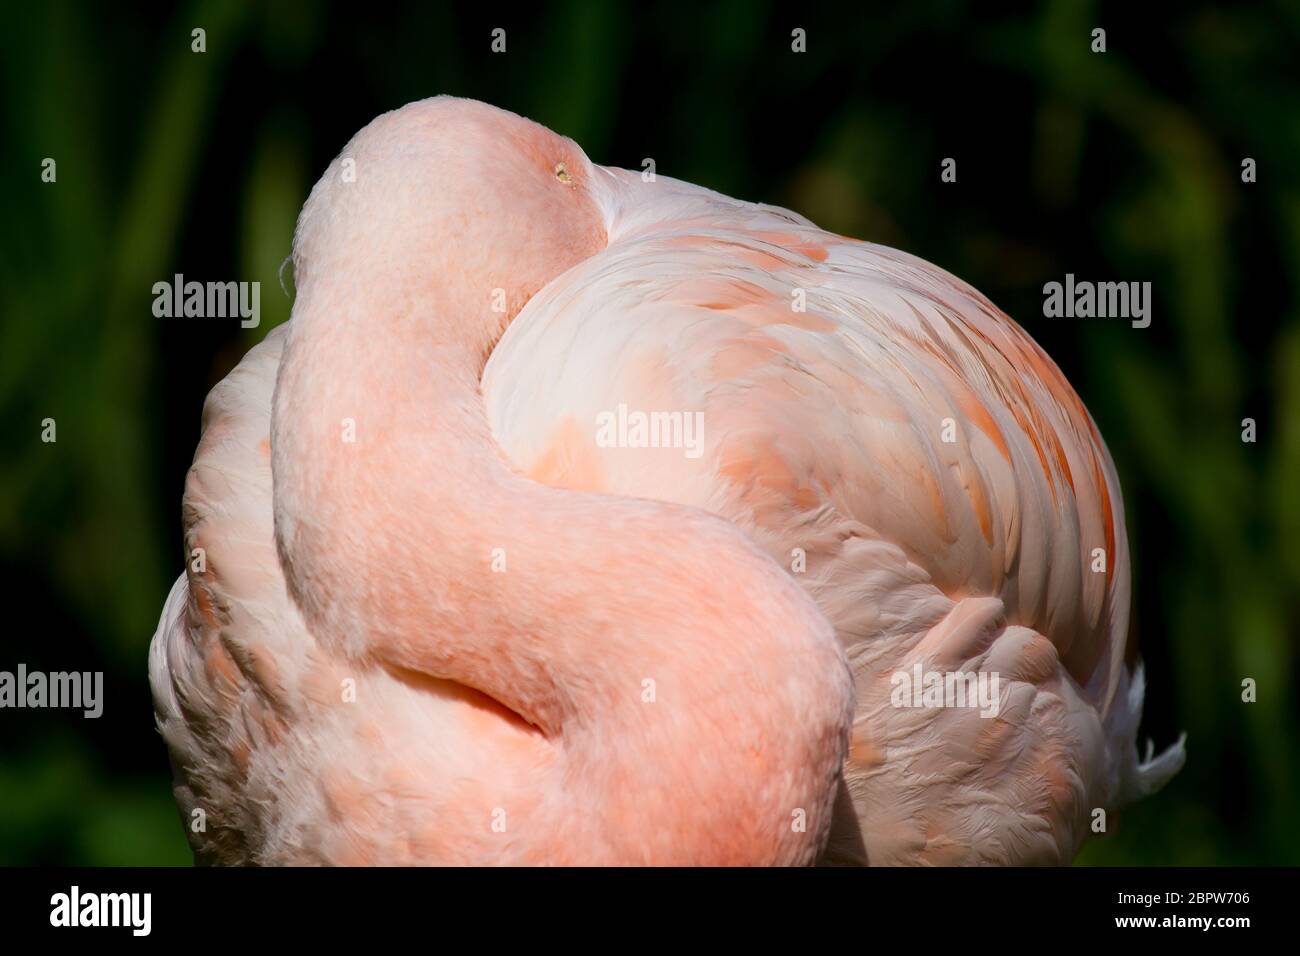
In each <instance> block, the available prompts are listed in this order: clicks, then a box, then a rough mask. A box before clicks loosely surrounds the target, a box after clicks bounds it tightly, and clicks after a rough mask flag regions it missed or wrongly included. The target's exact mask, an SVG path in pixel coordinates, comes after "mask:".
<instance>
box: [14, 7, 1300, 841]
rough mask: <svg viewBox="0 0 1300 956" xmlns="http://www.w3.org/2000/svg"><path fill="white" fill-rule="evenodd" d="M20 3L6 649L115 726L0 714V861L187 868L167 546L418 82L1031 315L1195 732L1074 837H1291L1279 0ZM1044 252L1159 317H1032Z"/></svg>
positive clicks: (1295, 257)
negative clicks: (207, 297) (338, 159)
mask: <svg viewBox="0 0 1300 956" xmlns="http://www.w3.org/2000/svg"><path fill="white" fill-rule="evenodd" d="M1134 7H1140V9H1134ZM6 14H7V15H6V17H5V23H6V28H5V30H4V31H0V71H3V72H2V73H0V75H2V76H3V94H2V99H0V102H3V120H2V122H3V127H2V128H3V139H4V142H5V144H6V147H5V149H4V150H3V151H0V168H2V169H3V173H4V176H3V181H4V183H5V189H4V190H3V193H2V194H0V202H3V204H4V205H3V213H4V217H3V221H4V223H5V229H4V230H3V240H2V245H0V249H2V250H3V256H2V257H0V315H2V317H3V325H2V326H0V426H2V427H0V463H2V465H0V580H3V581H4V587H5V598H6V606H7V608H8V609H9V612H10V613H9V617H8V620H9V622H10V623H9V626H8V627H7V628H6V633H5V637H4V643H3V652H0V669H12V668H13V666H14V665H16V664H17V663H18V662H20V661H22V662H25V663H27V664H28V666H29V667H32V668H44V669H48V670H57V669H76V670H87V669H102V670H104V671H105V673H106V678H105V681H106V697H107V700H106V709H105V715H104V716H103V717H102V718H100V719H99V720H97V721H86V720H82V719H80V718H79V717H73V716H71V715H68V714H63V713H56V712H49V711H46V712H39V713H37V714H36V715H35V716H33V715H32V713H31V712H16V711H6V712H0V863H9V864H13V863H33V862H46V863H85V864H133V863H185V862H188V860H189V853H188V850H187V849H186V846H185V842H184V839H183V835H182V832H181V827H180V823H179V820H178V818H177V814H176V811H175V809H174V807H173V805H172V803H171V798H170V792H169V774H168V769H167V761H166V754H165V750H164V748H163V747H162V744H161V741H160V739H159V738H158V737H157V735H156V733H155V732H154V730H153V727H152V709H151V705H150V701H149V691H148V685H147V679H146V665H145V657H146V651H147V646H148V642H149V638H150V635H151V634H152V632H153V629H154V626H155V624H156V621H157V615H158V612H159V609H160V608H161V605H162V601H163V598H164V596H165V595H166V592H167V589H168V587H169V585H170V582H171V580H172V579H173V577H174V576H175V575H176V574H177V573H179V571H180V570H181V554H180V550H179V546H180V541H179V520H178V518H179V501H180V493H181V486H182V483H183V479H184V474H185V470H186V468H187V467H188V463H189V458H190V455H191V454H192V452H193V448H194V444H195V440H196V439H197V429H198V418H199V411H200V408H201V403H202V398H203V395H204V393H205V392H206V390H207V389H208V388H209V387H210V386H211V385H212V384H213V383H214V382H215V381H217V380H218V379H220V378H221V377H222V376H223V375H224V374H225V373H226V372H227V371H228V370H229V369H230V368H231V367H232V366H233V365H234V363H235V362H236V361H237V360H238V358H239V356H240V355H241V354H242V353H243V351H244V350H246V349H247V347H248V346H249V345H250V344H252V342H253V341H255V340H256V339H257V338H259V337H260V336H261V335H264V334H265V332H266V331H267V329H269V328H270V327H272V326H273V325H274V324H276V323H278V322H281V321H283V320H284V319H286V318H287V316H288V310H289V304H290V303H289V299H288V297H287V296H284V295H282V294H281V293H280V291H279V289H280V283H279V275H278V273H279V267H280V264H281V262H282V261H283V259H284V258H285V256H286V255H287V254H288V252H289V245H290V240H291V236H292V230H293V224H294V219H295V217H296V214H297V210H298V209H299V207H300V206H301V203H302V201H303V200H304V199H305V197H306V194H307V191H308V189H309V188H310V185H311V183H312V181H313V180H314V178H315V177H316V176H317V175H319V173H320V172H321V171H322V170H323V169H324V167H325V165H326V163H327V162H328V160H329V159H330V157H331V156H332V155H333V154H334V153H335V152H336V151H337V150H338V149H339V148H340V147H341V146H342V145H343V143H344V142H346V140H347V138H348V137H349V136H350V135H351V133H352V132H353V131H355V130H356V129H357V128H359V127H360V126H361V125H363V124H364V123H365V122H366V121H368V120H369V119H370V118H371V117H372V116H374V115H375V114H376V113H379V112H382V111H383V110H386V109H391V108H393V107H396V106H399V105H401V104H402V103H404V102H407V101H409V100H412V99H418V98H421V97H424V96H428V95H432V94H435V93H441V92H447V93H454V94H458V95H464V96H473V97H476V98H479V99H483V100H487V101H489V102H493V103H495V104H497V105H499V106H503V107H506V108H510V109H514V110H516V111H517V112H521V113H524V114H525V115H529V116H531V117H533V118H534V119H537V120H538V121H540V122H542V123H545V124H547V125H549V126H551V127H552V128H554V129H557V130H559V131H560V132H563V133H565V134H567V135H570V136H572V137H574V138H575V139H576V140H577V141H578V142H579V143H581V144H582V145H583V147H584V148H585V149H586V150H587V152H588V154H589V155H591V156H592V158H593V159H594V160H596V161H597V162H604V163H611V164H614V165H622V166H626V167H629V168H640V166H641V161H642V159H643V158H644V157H654V158H655V160H656V163H657V167H658V170H659V172H660V173H662V174H664V175H670V176H676V177H678V178H683V179H688V180H691V181H694V182H698V183H700V184H702V185H706V186H710V187H712V188H715V189H718V190H721V191H723V192H726V193H730V194H733V195H737V196H739V197H742V198H746V199H752V200H759V201H764V202H773V203H778V204H781V205H786V206H789V207H791V208H794V209H796V210H798V211H800V212H802V213H804V214H806V215H808V216H810V217H811V218H813V219H814V220H816V221H817V222H819V223H820V224H821V225H822V226H824V227H825V228H828V229H831V230H834V231H836V232H841V233H845V234H851V235H856V236H860V237H862V238H866V239H871V240H874V241H879V242H884V243H887V244H890V245H895V246H898V247H900V248H903V249H906V250H908V251H911V252H914V253H917V254H919V255H922V256H924V257H925V258H928V259H930V260H932V261H934V262H936V263H938V264H940V265H942V266H944V267H945V268H947V269H949V270H951V271H953V272H955V273H957V274H958V275H961V276H963V277H964V278H966V279H968V280H970V281H971V282H973V283H974V284H975V285H976V286H978V287H980V288H981V289H982V290H983V291H984V292H986V293H987V294H989V295H990V296H991V297H992V298H993V299H994V300H995V301H997V302H998V303H999V304H1000V305H1002V306H1003V308H1005V309H1006V310H1007V311H1008V312H1010V313H1011V314H1012V315H1013V316H1015V317H1016V318H1017V319H1019V321H1021V323H1022V324H1024V325H1025V327H1026V328H1027V329H1028V330H1029V331H1030V333H1031V334H1033V335H1034V336H1035V337H1036V338H1038V340H1039V341H1040V342H1041V343H1042V344H1043V345H1044V347H1045V348H1046V349H1047V350H1048V352H1049V353H1050V354H1052V355H1053V357H1054V358H1056V360H1057V361H1058V362H1059V363H1060V364H1061V365H1062V367H1063V368H1064V370H1065V372H1066V374H1067V375H1068V376H1069V377H1070V379H1071V381H1073V382H1074V383H1075V386H1076V387H1077V388H1078V390H1079V392H1080V394H1081V395H1082V396H1083V398H1084V400H1085V402H1086V403H1087V404H1088V406H1089V408H1090V409H1091V410H1092V412H1093V415H1094V416H1095V418H1096V419H1097V421H1098V424H1099V426H1100V428H1101V431H1102V433H1103V434H1104V435H1105V436H1106V438H1107V440H1108V442H1109V444H1110V447H1111V449H1112V452H1113V453H1114V456H1115V458H1116V462H1117V465H1118V468H1119V473H1120V476H1121V480H1122V482H1123V485H1124V490H1125V499H1126V506H1127V509H1128V526H1129V532H1130V537H1131V541H1132V544H1133V548H1134V566H1135V589H1134V593H1135V605H1134V613H1135V622H1136V624H1135V626H1136V630H1137V634H1138V636H1139V638H1140V641H1141V646H1142V651H1143V654H1144V656H1145V658H1146V661H1147V670H1148V681H1149V687H1150V689H1149V693H1148V699H1147V701H1148V702H1147V715H1146V720H1145V723H1144V733H1149V734H1150V736H1152V737H1154V738H1156V739H1157V740H1158V741H1160V742H1161V744H1164V743H1167V742H1168V741H1169V740H1171V739H1172V738H1173V737H1174V736H1175V735H1176V734H1177V733H1178V732H1179V731H1180V730H1184V729H1185V730H1186V731H1187V732H1188V734H1189V741H1188V753H1189V760H1188V765H1187V767H1186V768H1185V770H1184V771H1183V773H1182V774H1181V775H1180V776H1179V777H1178V778H1177V779H1176V780H1175V781H1174V783H1173V784H1172V785H1171V786H1170V787H1169V788H1168V789H1167V790H1166V791H1165V792H1164V793H1162V794H1161V795H1159V796H1157V797H1155V798H1151V799H1148V800H1146V801H1144V802H1142V803H1140V804H1138V805H1136V806H1134V807H1132V808H1130V809H1129V810H1127V811H1126V812H1125V813H1124V814H1123V818H1122V820H1121V821H1119V826H1118V827H1117V828H1115V827H1112V829H1115V830H1117V832H1115V833H1113V834H1112V835H1111V836H1109V837H1108V838H1106V839H1104V840H1101V841H1096V842H1094V843H1092V844H1090V845H1089V846H1088V848H1087V849H1085V851H1084V853H1083V855H1082V857H1081V862H1085V863H1104V864H1143V863H1172V864H1241V863H1292V864H1294V863H1297V862H1300V822H1297V818H1296V814H1295V813H1294V812H1293V811H1294V810H1295V807H1296V797H1297V793H1298V791H1300V779H1298V773H1300V750H1298V748H1297V739H1296V735H1297V719H1296V718H1297V701H1296V692H1295V687H1296V678H1297V676H1300V663H1298V659H1297V654H1296V642H1295V637H1296V634H1297V631H1298V630H1300V628H1298V627H1297V622H1298V619H1300V490H1298V489H1300V482H1298V480H1297V479H1298V477H1300V374H1298V372H1300V321H1297V319H1298V316H1297V302H1298V299H1297V275H1298V273H1297V269H1296V265H1297V262H1298V261H1300V74H1298V73H1297V71H1296V69H1295V64H1296V63H1297V62H1300V57H1298V56H1297V53H1298V52H1300V50H1298V48H1300V11H1298V10H1297V7H1296V5H1294V4H1284V3H1261V4H1256V5H1235V4H1223V5H1218V4H1211V3H1195V2H1194V3H1188V4H1176V5H1175V4H1163V3H1151V4H1142V5H1126V4H1122V3H1114V4H1112V3H1106V4H1089V3H1075V2H1068V0H1059V2H1050V3H1038V4H1027V5H1023V6H1020V7H1018V8H1008V12H1007V13H1005V14H1004V15H1002V16H998V17H994V16H991V15H990V14H989V13H988V12H987V10H986V9H980V8H977V6H976V5H975V4H973V3H967V2H958V0H925V2H912V3H903V4H899V5H898V6H897V7H896V8H894V9H892V10H891V9H885V8H875V9H872V10H862V9H857V8H856V7H854V8H852V9H850V8H849V7H848V6H847V5H846V7H845V9H844V10H842V11H839V12H835V11H831V10H826V11H822V12H820V13H816V14H813V13H807V12H803V11H802V10H799V8H791V9H785V10H783V9H781V8H778V7H774V6H769V5H766V4H748V3H738V2H731V3H721V4H711V5H701V4H696V3H684V2H673V3H668V4H663V5H659V4H656V5H643V4H639V5H636V6H634V7H633V6H628V7H620V6H618V5H615V4H607V3H599V2H596V3H579V2H570V3H560V4H558V5H554V6H551V7H548V8H546V9H541V8H536V9H531V10H530V11H529V12H528V13H527V14H523V13H520V14H510V15H507V14H504V13H502V14H500V15H499V16H498V15H496V14H489V13H488V12H487V11H467V10H464V9H458V8H457V5H453V4H438V3H418V4H410V5H409V6H406V7H404V8H402V9H400V10H398V11H395V12H387V13H380V12H376V13H375V14H374V15H373V16H371V15H369V13H368V11H365V10H359V9H358V8H356V6H355V5H349V6H346V7H345V6H338V7H334V8H323V7H315V6H310V5H304V4H274V5H266V6H265V7H263V6H262V5H253V4H241V3H233V2H232V3H226V2H215V0H211V2H198V3H191V4H184V5H182V6H181V8H180V9H179V10H178V11H175V12H173V13H171V14H168V15H167V16H166V17H164V18H163V19H156V18H155V15H154V14H153V13H152V12H147V11H145V10H143V9H141V10H136V11H133V12H132V11H123V10H121V9H120V8H119V7H118V6H117V5H103V6H100V5H90V4H87V5H83V6H76V5H67V4H61V3H51V4H48V5H46V4H37V5H31V6H29V7H27V8H25V9H23V10H16V9H10V10H7V11H6ZM497 26H501V27H504V28H505V29H506V30H507V38H508V41H507V43H508V45H507V52H506V53H505V54H492V53H491V52H490V49H489V42H490V31H491V29H492V28H493V27H497ZM196 27H201V28H203V29H204V30H205V31H206V48H207V49H206V52H205V53H195V52H192V50H191V30H192V29H194V28H196ZM794 27H802V28H804V29H806V30H807V36H808V52H807V53H804V54H795V53H793V52H791V48H790V31H791V29H793V28H794ZM1095 27H1102V28H1104V29H1106V30H1107V51H1106V53H1104V54H1096V53H1093V52H1091V50H1090V44H1091V36H1090V33H1091V31H1092V29H1093V28H1095ZM948 156H951V157H954V158H956V159H957V161H958V181H957V183H956V184H951V185H943V184H940V182H939V175H938V173H939V163H940V160H941V158H943V157H948ZM47 157H50V158H54V159H55V160H56V161H57V182H56V183H52V184H51V183H43V182H42V181H41V178H40V173H41V163H42V161H43V159H45V158H47ZM1244 157H1252V158H1254V159H1255V160H1256V161H1257V163H1258V171H1259V172H1258V182H1257V183H1253V184H1244V183H1243V182H1242V181H1241V176H1240V168H1241V161H1242V159H1243V158H1244ZM175 272H183V273H185V274H186V275H187V276H190V277H193V278H198V279H201V280H207V279H223V280H224V279H231V278H237V279H240V280H258V281H260V282H261V283H262V308H263V323H262V325H261V326H260V327H259V328H258V329H253V330H247V331H245V330H241V329H240V328H239V327H238V324H237V323H234V322H232V323H225V324H223V323H208V324H198V325H195V324H187V323H185V322H183V321H175V320H159V319H156V318H154V317H153V315H152V312H151V301H152V295H151V287H152V285H153V283H154V282H157V281H160V280H168V279H170V277H171V276H172V274H173V273H175ZM1066 272H1073V273H1075V274H1076V275H1077V276H1079V277H1080V278H1092V279H1100V280H1112V281H1113V280H1149V281H1151V282H1152V283H1153V285H1154V289H1155V309H1156V311H1155V319H1154V322H1153V324H1152V326H1151V328H1149V329H1144V330H1135V329H1132V328H1130V327H1129V326H1128V325H1127V323H1124V322H1102V321H1096V320H1093V321H1088V320H1083V321H1066V320H1048V319H1043V318H1041V317H1040V316H1041V314H1042V310H1041V304H1042V298H1041V289H1042V285H1043V283H1044V282H1047V281H1051V280H1053V279H1057V280H1059V279H1060V278H1062V277H1063V275H1064V274H1065V273H1066ZM47 417H49V418H54V419H55V420H56V421H57V428H58V441H57V442H56V443H54V444H45V443H42V442H41V441H40V432H41V421H42V420H43V419H45V418H47ZM1246 417H1251V418H1254V419H1255V420H1256V421H1257V423H1258V436H1259V439H1258V442H1257V443H1254V444H1248V443H1243V442H1242V440H1241V421H1242V419H1243V418H1246ZM19 622H24V623H19ZM1245 677H1252V678H1254V679H1255V680H1256V681H1257V682H1258V685H1259V691H1258V694H1259V699H1258V702H1257V703H1254V704H1245V703H1243V702H1242V701H1241V681H1242V679H1243V678H1245Z"/></svg>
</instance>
